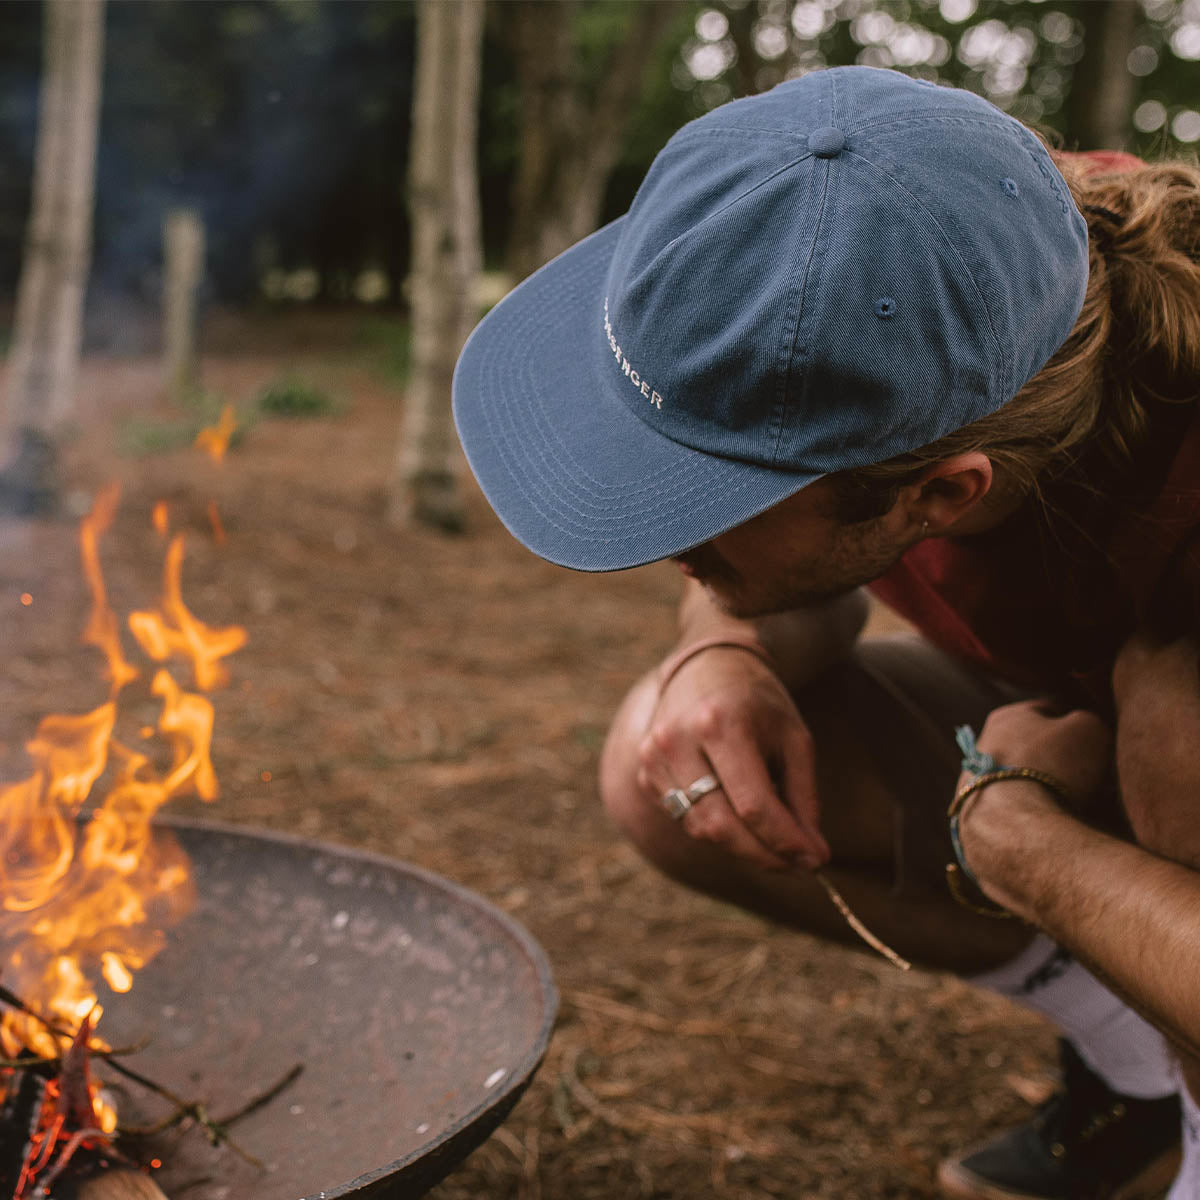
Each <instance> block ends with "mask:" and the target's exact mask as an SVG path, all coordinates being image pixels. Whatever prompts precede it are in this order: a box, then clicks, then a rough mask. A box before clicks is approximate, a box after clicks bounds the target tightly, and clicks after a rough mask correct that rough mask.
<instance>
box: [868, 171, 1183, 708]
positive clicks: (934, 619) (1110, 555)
mask: <svg viewBox="0 0 1200 1200" xmlns="http://www.w3.org/2000/svg"><path fill="white" fill-rule="evenodd" d="M1087 157H1088V158H1089V160H1090V161H1092V162H1095V163H1096V167H1097V169H1098V170H1114V169H1115V170H1122V169H1128V167H1129V166H1130V165H1134V166H1136V165H1139V164H1138V160H1137V159H1134V158H1132V157H1131V156H1130V155H1125V154H1117V153H1115V152H1103V153H1097V154H1094V155H1088V156H1087ZM1154 419H1155V425H1156V434H1155V437H1154V439H1153V440H1152V442H1151V444H1150V445H1149V446H1148V447H1147V448H1146V452H1145V454H1144V456H1143V457H1142V458H1141V459H1140V460H1139V464H1140V465H1139V476H1138V478H1136V479H1132V480H1129V481H1126V485H1127V486H1126V491H1125V495H1126V497H1127V499H1126V500H1125V501H1122V500H1120V499H1119V498H1118V499H1117V500H1115V501H1114V500H1113V498H1112V496H1111V493H1110V494H1106V495H1101V496H1096V495H1095V494H1089V492H1088V490H1087V489H1085V488H1080V487H1078V486H1072V485H1070V484H1069V483H1064V484H1063V485H1062V486H1061V488H1060V489H1059V491H1058V494H1055V489H1054V485H1053V484H1051V485H1050V486H1049V488H1048V499H1049V501H1050V506H1051V508H1050V513H1051V515H1046V514H1045V513H1043V512H1042V511H1041V509H1040V508H1039V507H1038V506H1037V505H1036V504H1035V503H1033V502H1031V503H1029V504H1027V505H1026V506H1025V507H1024V508H1023V509H1022V510H1020V511H1019V512H1018V513H1016V514H1014V516H1012V517H1010V518H1009V519H1007V520H1006V521H1004V522H1003V524H1002V525H1000V526H999V527H997V528H996V529H994V530H990V531H988V532H986V533H982V534H977V535H974V536H970V537H962V538H930V539H928V540H926V541H923V542H920V543H918V544H917V545H916V546H914V547H913V548H912V549H911V550H910V551H909V552H908V553H907V554H906V555H905V556H904V558H903V559H901V561H900V562H899V563H897V564H896V566H895V567H893V568H892V570H891V571H889V572H888V573H887V574H886V575H884V576H883V577H882V578H880V579H878V580H876V581H875V583H874V584H872V585H871V590H872V591H873V592H874V593H875V595H876V596H878V597H879V599H881V600H882V601H883V602H884V603H885V604H887V605H888V606H889V607H891V608H893V609H895V610H896V611H897V612H899V613H900V614H901V615H902V616H904V617H905V618H907V619H908V620H909V621H911V622H912V624H913V625H915V626H916V627H917V628H918V629H919V630H920V631H921V632H922V633H923V634H924V635H925V636H926V637H927V638H928V639H929V640H930V641H931V642H933V643H934V644H935V645H937V646H940V647H941V648H942V649H944V650H946V651H947V652H948V653H950V654H952V655H954V656H955V657H957V658H960V659H963V660H965V661H967V662H969V663H973V664H976V665H977V666H979V667H982V668H983V669H985V670H987V671H989V672H991V673H993V674H995V675H998V676H1000V677H1001V678H1005V679H1008V680H1010V681H1012V682H1013V683H1016V684H1020V685H1022V686H1025V687H1029V688H1031V689H1036V690H1038V691H1042V692H1046V693H1049V694H1054V695H1057V696H1060V697H1061V698H1062V699H1064V700H1067V701H1070V702H1072V703H1077V704H1078V703H1082V704H1086V705H1088V706H1089V707H1092V708H1098V709H1101V710H1107V709H1108V708H1109V707H1110V706H1111V689H1110V683H1109V677H1110V675H1111V671H1112V664H1113V660H1114V659H1115V657H1116V654H1117V651H1118V650H1119V649H1120V647H1121V644H1122V643H1123V642H1124V641H1125V639H1126V638H1128V637H1129V635H1130V634H1131V633H1132V632H1133V631H1134V629H1135V628H1137V627H1138V626H1139V625H1141V624H1143V623H1145V622H1147V621H1152V622H1157V623H1159V624H1161V621H1162V619H1165V618H1163V617H1162V614H1163V613H1164V612H1166V613H1167V614H1168V618H1169V619H1175V618H1174V617H1171V616H1170V612H1169V610H1170V608H1171V606H1172V605H1173V606H1174V607H1175V608H1176V609H1178V608H1179V606H1180V605H1181V604H1182V605H1183V606H1184V607H1187V606H1188V605H1190V604H1192V603H1194V601H1195V598H1196V596H1197V595H1200V540H1197V542H1196V543H1195V549H1194V552H1191V553H1188V552H1186V551H1187V550H1191V549H1192V547H1191V545H1190V544H1189V545H1188V546H1187V547H1186V548H1182V547H1183V543H1184V540H1185V535H1186V534H1188V533H1189V532H1190V531H1192V530H1193V529H1197V528H1200V406H1193V407H1192V408H1191V409H1188V408H1184V407H1179V406H1171V407H1170V408H1168V407H1167V406H1163V411H1161V412H1159V413H1156V414H1155V418H1154ZM1173 551H1178V552H1177V553H1176V557H1175V559H1173V558H1172V552H1173ZM1176 560H1177V561H1176ZM1165 576H1170V578H1165ZM1167 593H1170V594H1167ZM1181 596H1182V599H1181ZM1164 604H1165V605H1166V607H1165V608H1164ZM1185 629H1186V627H1184V628H1179V629H1178V630H1175V631H1173V632H1175V634H1176V635H1178V634H1181V633H1183V632H1185Z"/></svg>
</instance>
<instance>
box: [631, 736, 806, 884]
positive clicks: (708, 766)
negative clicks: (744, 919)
mask: <svg viewBox="0 0 1200 1200" xmlns="http://www.w3.org/2000/svg"><path fill="white" fill-rule="evenodd" d="M640 756H641V762H640V766H639V771H638V781H639V785H640V786H643V788H644V790H645V792H646V793H647V794H648V795H650V796H652V797H653V802H654V803H656V804H658V805H661V804H662V797H663V795H664V793H666V792H668V791H670V790H671V789H672V788H679V789H680V790H683V791H686V790H687V787H688V786H689V785H690V784H691V783H693V782H694V781H695V780H697V779H699V778H700V777H701V776H703V775H713V776H715V777H716V778H717V780H718V781H720V774H719V772H718V771H717V769H716V768H715V767H714V766H713V764H712V763H710V762H709V761H708V760H707V759H705V758H703V757H702V756H701V755H700V753H699V752H698V751H697V750H695V749H694V748H692V749H685V748H684V741H683V740H682V739H681V740H680V741H676V740H675V738H674V737H673V736H672V734H671V732H670V731H669V730H658V731H655V732H654V733H653V734H652V735H651V736H650V737H648V738H646V739H645V741H644V742H643V745H642V747H641V750H640ZM679 824H680V828H682V829H683V831H684V832H685V833H686V834H687V835H688V836H689V837H693V838H695V839H696V840H697V841H705V842H710V843H711V844H713V845H715V846H719V847H721V848H722V849H723V850H725V851H726V852H727V853H729V854H733V855H736V856H737V857H738V858H741V859H744V860H746V861H747V862H751V863H754V864H755V865H756V866H759V867H762V868H763V869H764V870H768V871H784V870H788V869H790V868H791V867H792V865H793V862H792V861H791V860H790V859H788V858H783V857H781V856H780V855H778V854H775V853H773V852H772V851H771V850H770V849H768V848H767V847H766V846H764V845H763V844H762V843H761V842H760V841H759V840H758V839H757V838H756V837H755V836H754V834H752V833H751V832H750V831H749V829H747V828H746V826H745V825H744V824H743V823H742V821H741V819H740V818H739V817H738V815H737V814H736V813H735V812H734V811H733V809H732V808H731V807H730V805H729V802H728V799H727V798H726V796H725V794H724V786H723V785H722V786H721V787H720V788H718V789H717V790H715V791H712V792H709V793H708V794H707V795H704V796H701V797H700V798H698V799H697V800H695V801H694V802H693V804H692V807H691V809H689V810H688V812H686V813H685V814H684V816H683V817H682V819H680V820H679Z"/></svg>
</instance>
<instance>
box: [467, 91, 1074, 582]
mask: <svg viewBox="0 0 1200 1200" xmlns="http://www.w3.org/2000/svg"><path fill="white" fill-rule="evenodd" d="M1087 279H1088V250H1087V227H1086V224H1085V222H1084V220H1083V218H1082V216H1081V215H1080V213H1079V211H1078V210H1077V209H1076V207H1075V205H1074V203H1073V201H1072V199H1071V196H1070V193H1069V192H1068V190H1067V185H1066V183H1065V182H1064V181H1063V178H1062V176H1061V175H1060V174H1059V172H1058V170H1057V169H1056V167H1055V166H1054V164H1053V162H1052V161H1051V159H1050V156H1049V155H1048V154H1047V153H1046V150H1045V148H1044V147H1043V146H1042V144H1041V142H1040V141H1039V140H1038V139H1037V138H1036V137H1035V136H1034V135H1033V134H1032V133H1031V132H1030V131H1029V130H1028V129H1026V128H1025V127H1024V126H1023V125H1021V124H1020V122H1018V121H1016V120H1014V119H1013V118H1012V117H1010V116H1008V115H1007V114H1005V113H1003V112H1001V111H1000V110H999V109H998V108H996V107H995V106H994V105H992V104H990V103H988V101H986V100H984V99H982V98H981V97H979V96H976V95H974V94H972V93H970V92H966V91H961V90H959V89H954V88H945V87H938V86H934V85H931V84H928V83H924V82H922V81H920V80H914V79H911V78H909V77H908V76H905V75H903V74H900V73H899V72H895V71H884V70H878V69H875V68H870V67H838V68H834V69H831V70H826V71H819V72H815V73H813V74H810V75H806V76H804V77H803V78H801V79H797V80H792V81H790V82H787V83H783V84H780V85H779V86H778V87H776V88H773V89H772V90H771V91H769V92H766V93H764V94H762V95H759V96H752V97H750V98H748V99H744V100H736V101H734V102H732V103H730V104H726V105H723V106H722V107H721V108H718V109H716V110H714V111H713V112H711V113H708V114H707V115H706V116H703V117H701V118H699V119H698V120H696V121H693V122H691V123H690V124H688V125H686V126H684V128H683V129H681V130H680V131H679V132H678V133H676V134H675V136H674V137H672V138H671V140H670V141H669V142H668V143H667V145H666V146H665V147H664V149H663V150H662V152H661V153H660V154H659V155H658V157H657V158H656V159H655V160H654V163H653V165H652V166H651V168H650V171H649V173H648V174H647V176H646V178H645V180H644V182H643V183H642V186H641V188H640V189H639V191H638V193H637V196H636V198H635V199H634V202H633V205H632V206H631V208H630V210H629V212H628V213H627V214H626V215H625V216H623V217H621V218H619V219H618V220H616V221H614V222H613V223H612V224H610V225H608V226H606V227H605V228H604V229H601V230H600V231H599V232H598V233H595V234H593V235H592V236H591V237H589V238H586V239H585V240H584V241H582V242H580V243H579V244H578V245H576V246H573V247H572V248H571V249H570V250H568V251H566V253H564V254H561V255H560V256H559V257H558V258H556V259H554V261H553V262H551V263H549V264H547V265H546V266H545V267H543V268H542V269H541V270H540V271H538V272H536V273H535V274H534V275H532V276H530V278H529V279H527V280H526V281H525V282H524V283H522V284H521V285H520V286H519V287H517V288H516V289H515V290H514V291H513V292H511V293H510V294H509V295H508V296H507V297H505V299H504V300H502V301H501V302H500V304H498V305H497V306H496V307H495V308H494V309H492V311H491V312H489V313H488V315H487V316H486V317H485V318H484V320H483V321H482V322H481V323H480V325H479V326H478V327H477V328H476V330H475V331H474V333H473V334H472V335H471V337H470V339H469V340H468V342H467V344H466V346H465V348H464V349H463V352H462V356H461V357H460V359H459V362H458V366H457V368H456V371H455V376H454V413H455V420H456V422H457V425H458V432H459V437H460V439H461V441H462V444H463V447H464V449H465V451H466V455H467V460H468V462H469V463H470V466H471V469H472V470H473V471H474V473H475V476H476V478H477V479H478V481H479V484H480V486H481V487H482V489H483V492H484V494H485V495H486V497H487V499H488V500H489V502H490V503H491V505H492V507H493V508H495V510H496V512H497V513H498V514H499V516H500V518H501V520H502V521H503V522H504V523H505V525H506V526H507V527H508V529H509V530H510V531H511V532H512V533H513V534H514V535H515V536H516V537H517V538H518V539H519V540H520V541H521V542H523V543H524V544H525V545H526V546H528V547H529V548H530V549H531V550H533V551H534V552H535V553H536V554H539V555H541V556H542V557H543V558H546V559H549V560H550V561H551V562H555V563H559V564H561V565H563V566H567V567H574V568H576V569H579V570H584V571H608V570H617V569H620V568H623V567H633V566H639V565H641V564H643V563H648V562H653V561H655V560H657V559H662V558H668V557H670V556H672V555H675V554H680V553H682V552H683V551H685V550H688V549H690V548H692V547H693V546H697V545H699V544H700V543H702V542H706V541H708V540H709V539H710V538H713V537H715V536H717V535H718V534H720V533H724V532H725V531H726V530H729V529H732V528H733V527H734V526H736V525H740V524H741V523H742V522H744V521H746V520H748V519H750V518H751V517H753V516H756V515H757V514H758V513H760V512H763V511H764V510H765V509H767V508H770V507H771V506H772V505H774V504H777V503H778V502H779V501H781V500H783V499H785V498H786V497H788V496H790V495H792V494H793V493H795V492H797V491H799V490H800V489H801V488H803V487H806V486H807V485H808V484H810V483H812V482H814V481H815V480H817V479H820V478H821V477H822V476H825V475H828V474H831V473H832V472H835V471H841V470H845V469H847V468H851V467H857V466H862V465H864V464H867V463H874V462H882V461H884V460H886V459H888V458H891V457H893V456H895V455H897V454H901V453H904V452H906V451H909V450H914V449H916V448H918V447H920V446H924V445H927V444H928V443H930V442H932V441H935V440H936V439H937V438H939V437H941V436H943V435H944V434H946V433H949V432H950V431H952V430H954V429H958V428H960V427H962V426H963V425H967V424H969V423H970V422H971V421H974V420H977V419H978V418H979V417H982V416H984V415H985V414H987V413H990V412H993V411H994V410H996V409H997V408H999V407H1000V406H1001V405H1003V404H1005V403H1006V402H1007V401H1008V400H1010V399H1011V398H1012V397H1013V396H1014V395H1015V394H1016V393H1017V391H1018V390H1019V389H1020V388H1021V387H1022V386H1023V385H1024V384H1025V383H1026V381H1027V380H1029V379H1030V378H1031V377H1032V376H1033V375H1034V374H1036V373H1037V371H1038V370H1040V369H1041V367H1042V366H1043V365H1044V364H1045V363H1046V361H1047V360H1048V359H1049V358H1050V356H1051V355H1052V354H1053V353H1054V351H1055V350H1057V349H1058V347H1059V346H1060V345H1062V343H1063V342H1064V341H1065V340H1066V339H1067V337H1068V335H1069V334H1070V332H1071V329H1072V328H1073V326H1074V324H1075V321H1076V318H1077V317H1078V315H1079V311H1080V308H1081V307H1082V304H1083V297H1084V291H1085V289H1086V287H1087Z"/></svg>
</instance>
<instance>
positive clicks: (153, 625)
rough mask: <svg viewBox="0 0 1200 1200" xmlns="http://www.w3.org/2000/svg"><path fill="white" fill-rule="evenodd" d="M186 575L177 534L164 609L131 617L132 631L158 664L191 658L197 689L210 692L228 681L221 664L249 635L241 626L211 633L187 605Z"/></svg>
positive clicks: (165, 585) (165, 569)
mask: <svg viewBox="0 0 1200 1200" xmlns="http://www.w3.org/2000/svg"><path fill="white" fill-rule="evenodd" d="M182 573H183V534H181V533H177V534H176V535H175V536H174V537H173V538H172V539H171V544H170V546H168V547H167V557H166V562H165V563H164V565H163V598H162V607H161V609H160V610H159V611H158V612H135V613H130V614H129V631H130V632H131V633H132V634H133V636H134V637H135V638H137V640H138V644H139V645H140V646H141V647H142V649H143V650H144V651H145V652H146V654H147V655H148V656H149V657H150V658H152V659H154V661H155V662H165V661H166V660H167V659H168V658H170V657H171V655H172V654H181V655H183V656H184V657H185V658H187V659H188V660H189V661H190V662H191V664H192V675H193V677H194V679H195V681H196V686H197V687H198V688H200V689H201V690H203V691H206V692H208V691H211V690H212V689H213V688H214V687H216V686H218V685H219V684H223V683H226V682H227V681H228V674H227V673H226V671H225V669H224V668H223V667H222V666H220V662H219V660H220V659H222V658H224V657H225V656H226V655H228V654H232V653H233V652H234V651H235V650H239V649H240V648H241V647H242V646H243V645H244V644H245V641H246V631H245V630H244V629H243V628H242V627H241V626H240V625H231V626H229V627H228V628H227V629H210V628H209V627H208V626H207V625H205V624H204V623H203V622H202V621H198V620H196V618H195V617H193V616H192V614H191V613H190V612H189V611H188V608H187V605H186V604H184V602H183V594H182V589H181V585H180V579H181V576H182Z"/></svg>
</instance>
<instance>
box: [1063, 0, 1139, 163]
mask: <svg viewBox="0 0 1200 1200" xmlns="http://www.w3.org/2000/svg"><path fill="white" fill-rule="evenodd" d="M1079 15H1080V18H1081V19H1082V21H1083V26H1084V33H1083V57H1082V58H1081V59H1080V60H1079V64H1078V66H1076V68H1075V75H1074V78H1073V80H1072V82H1071V94H1070V98H1069V101H1068V116H1069V118H1070V126H1069V128H1068V130H1067V137H1068V139H1069V141H1070V142H1072V143H1074V144H1075V145H1077V146H1078V147H1079V148H1080V149H1081V150H1124V149H1125V146H1126V143H1127V141H1128V139H1129V114H1130V111H1131V109H1132V107H1133V85H1134V79H1133V76H1132V75H1131V74H1130V73H1129V65H1128V60H1129V52H1130V51H1131V50H1132V49H1133V41H1134V34H1135V33H1136V30H1137V23H1138V18H1139V15H1140V10H1139V6H1138V3H1137V0H1105V3H1103V4H1081V5H1080V6H1079Z"/></svg>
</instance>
